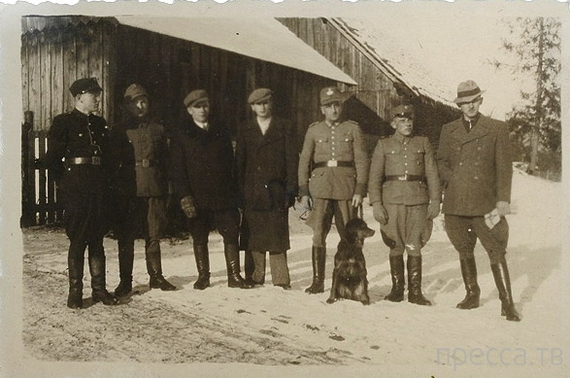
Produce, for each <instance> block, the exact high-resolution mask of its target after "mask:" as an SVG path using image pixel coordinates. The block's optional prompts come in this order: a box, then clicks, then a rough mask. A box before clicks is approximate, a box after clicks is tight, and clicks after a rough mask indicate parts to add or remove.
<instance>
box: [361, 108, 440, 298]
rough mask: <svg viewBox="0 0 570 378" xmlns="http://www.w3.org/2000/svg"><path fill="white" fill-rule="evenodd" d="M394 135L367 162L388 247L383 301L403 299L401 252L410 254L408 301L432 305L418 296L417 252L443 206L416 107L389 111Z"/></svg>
mask: <svg viewBox="0 0 570 378" xmlns="http://www.w3.org/2000/svg"><path fill="white" fill-rule="evenodd" d="M391 115H392V122H391V125H392V128H393V129H394V131H395V132H394V134H393V135H392V136H390V137H389V138H385V139H380V140H379V141H378V144H377V145H376V149H375V150H374V155H373V156H372V162H371V164H370V177H369V182H368V192H369V195H370V203H371V204H372V206H373V209H374V211H373V213H374V218H375V219H376V220H377V221H378V222H380V230H381V232H382V239H383V240H384V243H385V244H386V245H387V246H388V247H389V248H390V255H389V259H390V274H391V277H392V290H391V292H390V294H388V295H387V296H386V299H387V300H389V301H392V302H401V301H402V300H403V299H404V281H405V280H404V252H406V253H407V255H408V262H407V268H408V302H411V303H416V304H419V305H424V306H425V305H428V306H429V305H431V302H430V301H429V300H427V299H426V298H425V297H424V296H423V294H422V288H421V282H422V255H421V249H422V247H423V246H424V245H425V244H426V243H427V241H428V240H429V237H430V236H431V230H432V227H433V222H432V220H433V219H434V218H435V217H437V216H438V214H439V207H440V204H441V190H440V183H439V175H438V172H437V165H436V162H435V158H434V154H433V150H432V147H431V144H430V142H429V140H428V138H426V137H423V136H416V135H414V133H413V130H414V108H413V106H412V105H408V104H405V105H399V106H396V107H395V108H393V109H392V111H391Z"/></svg>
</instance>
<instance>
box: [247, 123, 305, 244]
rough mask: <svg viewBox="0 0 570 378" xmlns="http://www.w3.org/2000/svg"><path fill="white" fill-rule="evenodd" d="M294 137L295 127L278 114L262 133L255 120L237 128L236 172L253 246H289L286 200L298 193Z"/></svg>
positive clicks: (248, 237) (249, 236)
mask: <svg viewBox="0 0 570 378" xmlns="http://www.w3.org/2000/svg"><path fill="white" fill-rule="evenodd" d="M296 140H297V138H296V129H295V127H294V126H293V125H291V124H289V123H288V122H286V121H284V120H281V119H278V118H272V119H271V123H270V124H269V128H268V129H267V131H266V133H265V135H263V134H262V133H261V130H260V128H259V125H258V123H257V121H256V120H254V121H252V122H250V123H247V124H246V125H244V126H243V127H242V128H241V129H240V130H239V133H238V138H237V143H236V172H237V176H238V182H239V187H240V194H241V197H242V201H243V206H244V209H245V218H246V222H247V224H248V226H249V235H246V236H245V237H246V238H247V239H248V240H249V245H248V247H249V248H250V249H252V250H257V251H285V250H287V249H289V247H290V246H289V224H288V217H287V215H288V207H289V200H290V199H291V198H293V197H294V196H296V195H297V168H298V153H297V150H296ZM242 244H243V243H242ZM242 246H243V245H242Z"/></svg>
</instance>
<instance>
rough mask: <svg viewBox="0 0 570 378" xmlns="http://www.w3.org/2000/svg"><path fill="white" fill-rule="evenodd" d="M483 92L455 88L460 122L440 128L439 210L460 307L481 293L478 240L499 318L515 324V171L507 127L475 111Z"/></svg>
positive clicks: (466, 85) (470, 86) (472, 86)
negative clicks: (456, 269)
mask: <svg viewBox="0 0 570 378" xmlns="http://www.w3.org/2000/svg"><path fill="white" fill-rule="evenodd" d="M482 94H483V91H481V89H480V88H479V86H478V85H477V84H476V83H475V82H474V81H472V80H468V81H466V82H462V83H460V84H459V86H458V87H457V98H456V99H455V100H454V101H455V103H456V104H457V105H458V106H459V108H460V109H461V112H462V113H463V114H462V116H461V118H459V119H457V120H455V121H453V122H451V123H448V124H446V125H444V126H443V127H442V129H441V136H440V139H439V149H438V152H437V162H438V167H439V173H440V175H441V178H442V181H443V183H444V197H443V208H442V212H443V213H444V214H445V231H446V232H447V236H448V237H449V240H450V241H451V243H452V244H453V246H454V247H455V249H456V250H457V251H458V252H459V262H460V265H461V275H462V276H463V281H464V283H465V290H466V292H467V293H466V295H465V298H464V299H463V300H462V301H461V302H459V303H458V304H457V308H460V309H472V308H477V307H479V296H480V294H481V289H480V288H479V285H478V283H477V265H476V263H475V256H474V254H473V249H474V247H475V244H476V243H477V238H478V239H479V240H480V241H481V244H482V245H483V248H485V250H486V251H487V254H488V255H489V259H490V261H491V271H492V272H493V277H494V280H495V284H496V285H497V290H498V291H499V298H500V299H501V303H502V305H501V315H504V316H506V317H507V320H511V321H519V320H520V316H519V314H518V313H517V311H516V309H515V305H514V301H513V295H512V292H511V282H510V276H509V270H508V267H507V261H506V259H505V254H506V248H507V243H508V239H509V226H508V224H507V220H506V218H505V215H507V214H509V213H510V212H511V210H510V201H511V180H512V175H513V167H512V161H511V155H510V154H511V146H510V142H509V130H508V128H507V126H506V125H505V124H504V123H502V122H499V121H497V120H494V119H491V118H488V117H485V116H483V115H481V113H479V107H480V106H481V103H482V102H483V97H482Z"/></svg>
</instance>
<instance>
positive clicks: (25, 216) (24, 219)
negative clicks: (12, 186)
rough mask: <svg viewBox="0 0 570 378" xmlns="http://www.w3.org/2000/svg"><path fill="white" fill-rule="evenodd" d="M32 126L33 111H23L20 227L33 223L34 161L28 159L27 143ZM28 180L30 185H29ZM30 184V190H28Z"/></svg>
mask: <svg viewBox="0 0 570 378" xmlns="http://www.w3.org/2000/svg"><path fill="white" fill-rule="evenodd" d="M33 127H34V113H33V112H31V111H29V110H28V111H26V112H24V123H22V136H21V137H22V145H21V153H22V161H21V163H22V167H21V169H22V216H21V218H20V227H30V226H33V225H34V224H35V216H34V203H35V193H34V185H33V179H34V175H35V167H34V161H33V160H32V161H30V160H31V159H30V154H29V153H28V151H29V143H30V137H29V135H30V131H31V130H32V129H33ZM30 181H31V182H32V185H30ZM30 186H31V189H32V190H31V191H30Z"/></svg>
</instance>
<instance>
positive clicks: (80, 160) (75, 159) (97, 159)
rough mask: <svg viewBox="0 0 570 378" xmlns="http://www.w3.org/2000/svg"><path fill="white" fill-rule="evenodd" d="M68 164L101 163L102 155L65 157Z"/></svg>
mask: <svg viewBox="0 0 570 378" xmlns="http://www.w3.org/2000/svg"><path fill="white" fill-rule="evenodd" d="M65 163H66V164H89V165H101V156H90V157H73V158H65Z"/></svg>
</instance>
